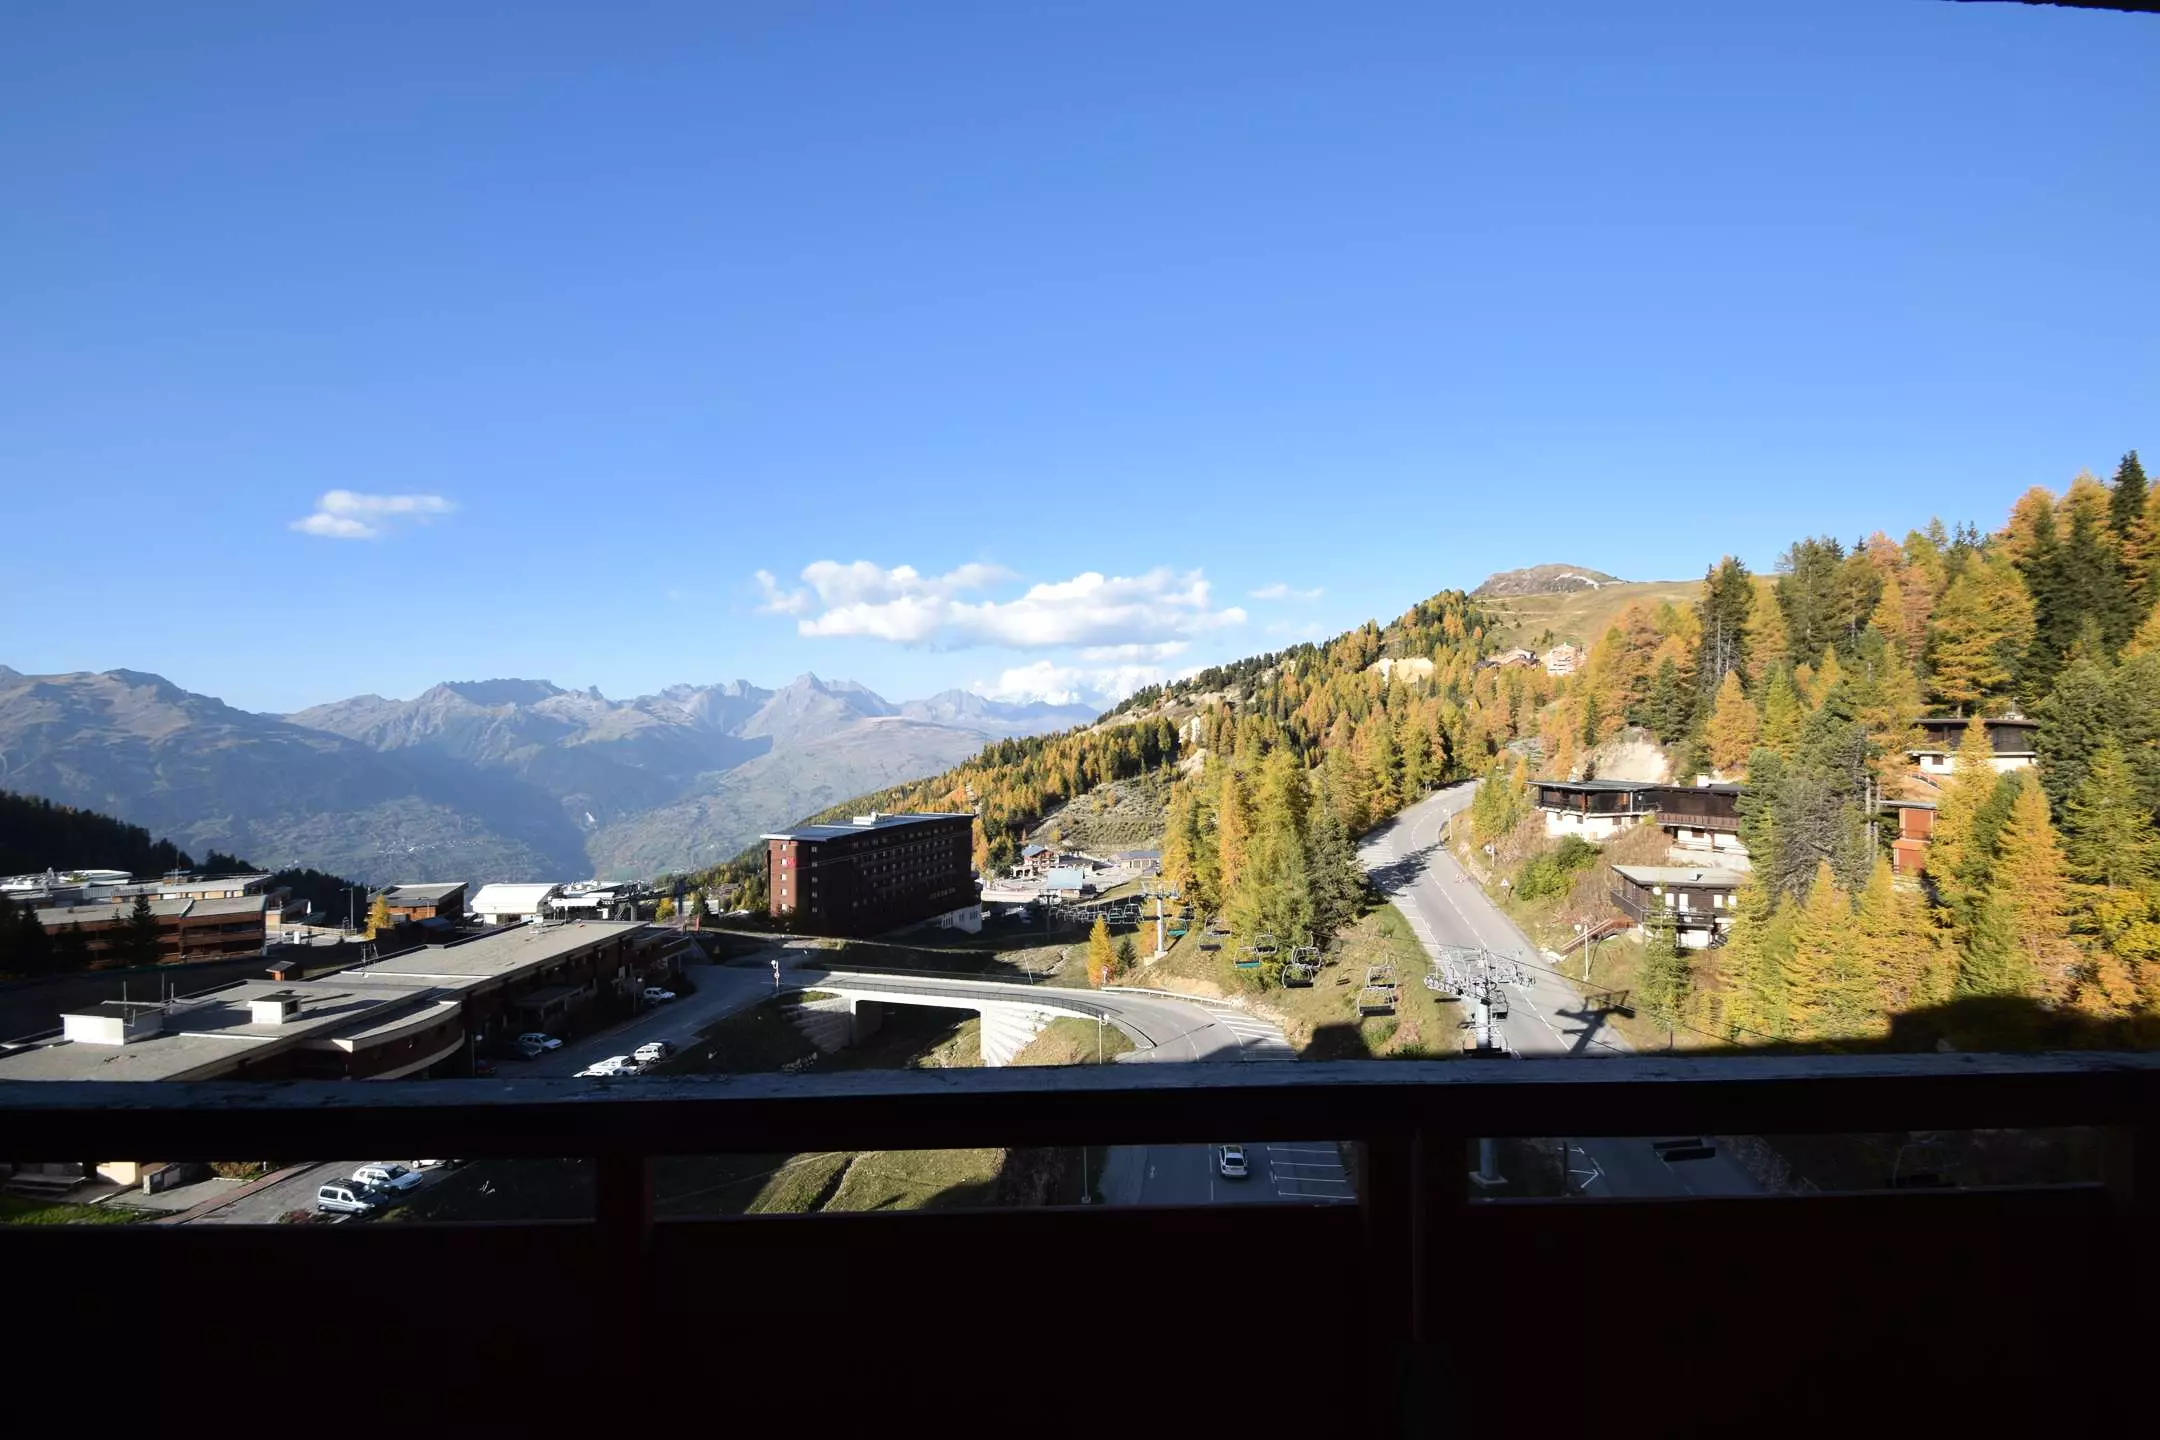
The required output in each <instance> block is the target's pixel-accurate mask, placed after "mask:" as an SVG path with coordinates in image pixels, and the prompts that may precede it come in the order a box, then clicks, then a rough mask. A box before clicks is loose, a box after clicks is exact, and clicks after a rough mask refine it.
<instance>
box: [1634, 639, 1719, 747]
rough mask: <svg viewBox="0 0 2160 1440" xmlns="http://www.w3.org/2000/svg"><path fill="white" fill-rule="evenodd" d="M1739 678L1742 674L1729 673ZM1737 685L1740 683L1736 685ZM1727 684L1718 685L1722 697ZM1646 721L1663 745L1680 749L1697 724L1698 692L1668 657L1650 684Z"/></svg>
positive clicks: (1660, 664)
mask: <svg viewBox="0 0 2160 1440" xmlns="http://www.w3.org/2000/svg"><path fill="white" fill-rule="evenodd" d="M1726 673H1727V674H1728V675H1731V676H1735V677H1737V676H1738V675H1739V673H1740V672H1739V671H1737V670H1733V671H1728V672H1726ZM1735 683H1736V684H1737V681H1736V682H1735ZM1723 685H1724V682H1723V681H1720V682H1719V691H1718V693H1719V694H1721V695H1722V694H1723V693H1724V689H1723ZM1644 719H1645V720H1646V721H1647V722H1648V724H1649V726H1650V731H1651V733H1652V734H1654V735H1656V736H1657V738H1658V742H1659V743H1660V744H1663V745H1677V744H1679V743H1680V741H1681V740H1682V739H1684V738H1686V736H1687V733H1688V731H1689V730H1690V729H1692V728H1693V727H1694V723H1695V691H1694V688H1693V687H1692V686H1690V685H1689V684H1688V683H1687V682H1686V681H1685V680H1683V679H1682V678H1681V676H1680V665H1679V662H1677V661H1676V660H1674V659H1673V657H1672V656H1670V655H1668V656H1666V657H1665V658H1664V659H1663V660H1660V661H1659V662H1658V668H1657V675H1656V677H1655V678H1654V679H1652V681H1651V682H1650V700H1649V704H1648V705H1647V707H1646V713H1645V715H1644Z"/></svg>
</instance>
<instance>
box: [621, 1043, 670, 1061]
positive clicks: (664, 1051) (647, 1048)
mask: <svg viewBox="0 0 2160 1440" xmlns="http://www.w3.org/2000/svg"><path fill="white" fill-rule="evenodd" d="M674 1053H675V1047H674V1046H673V1045H670V1044H668V1042H667V1041H665V1040H648V1041H646V1042H645V1043H644V1044H643V1045H640V1046H638V1047H637V1049H635V1050H633V1051H631V1052H630V1058H631V1059H633V1060H636V1061H638V1062H639V1063H641V1064H645V1065H657V1064H659V1063H660V1062H661V1061H662V1060H665V1059H667V1058H668V1056H670V1055H673V1054H674Z"/></svg>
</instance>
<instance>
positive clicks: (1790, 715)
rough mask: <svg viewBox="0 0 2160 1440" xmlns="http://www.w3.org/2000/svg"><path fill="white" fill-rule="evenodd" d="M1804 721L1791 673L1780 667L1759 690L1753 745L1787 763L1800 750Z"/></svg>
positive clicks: (1805, 716)
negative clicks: (1758, 716) (1760, 705)
mask: <svg viewBox="0 0 2160 1440" xmlns="http://www.w3.org/2000/svg"><path fill="white" fill-rule="evenodd" d="M1806 720H1807V712H1806V709H1805V708H1804V706H1803V704H1802V702H1801V699H1800V691H1799V689H1798V688H1797V687H1796V686H1794V684H1793V679H1792V673H1791V672H1790V671H1788V670H1786V669H1785V668H1784V667H1783V666H1780V667H1778V668H1777V669H1776V670H1773V671H1771V672H1770V681H1769V683H1768V684H1767V685H1765V686H1764V687H1763V709H1762V724H1761V726H1760V728H1759V730H1758V732H1757V733H1758V739H1757V741H1756V743H1757V744H1759V745H1762V746H1764V747H1765V748H1767V749H1771V750H1775V751H1776V752H1777V753H1778V754H1779V755H1781V756H1783V757H1784V758H1786V759H1787V760H1790V759H1791V758H1792V757H1793V756H1794V755H1795V754H1796V753H1797V752H1798V751H1799V749H1800V731H1801V727H1802V726H1803V725H1804V724H1805V723H1806Z"/></svg>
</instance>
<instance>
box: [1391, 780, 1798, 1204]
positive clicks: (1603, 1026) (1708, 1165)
mask: <svg viewBox="0 0 2160 1440" xmlns="http://www.w3.org/2000/svg"><path fill="white" fill-rule="evenodd" d="M1475 789H1476V787H1475V786H1474V785H1471V784H1463V785H1453V786H1450V787H1449V788H1447V789H1445V790H1442V791H1440V792H1439V793H1438V794H1435V795H1431V796H1428V797H1426V798H1425V799H1423V800H1421V801H1419V802H1418V803H1417V804H1415V805H1412V806H1411V807H1410V808H1409V809H1407V810H1405V811H1403V812H1402V813H1401V814H1400V815H1398V816H1396V817H1395V819H1394V820H1392V821H1391V822H1389V823H1388V824H1387V825H1384V826H1382V827H1381V828H1380V829H1378V830H1375V831H1372V832H1371V833H1370V834H1368V835H1367V836H1366V837H1365V838H1364V839H1363V840H1362V841H1361V842H1359V845H1358V860H1359V862H1360V863H1361V864H1362V865H1364V867H1365V869H1366V870H1367V872H1369V873H1370V874H1371V876H1372V879H1373V882H1374V883H1375V884H1376V885H1378V886H1379V887H1380V889H1381V890H1382V891H1384V892H1385V893H1386V894H1387V895H1388V897H1389V898H1390V899H1392V900H1393V901H1394V902H1395V906H1396V908H1397V909H1399V910H1401V911H1402V913H1403V917H1404V918H1405V919H1406V920H1408V921H1409V923H1410V928H1411V930H1412V931H1414V932H1415V933H1416V935H1417V937H1418V939H1419V941H1421V942H1422V943H1423V944H1424V946H1425V950H1426V953H1427V955H1429V956H1431V957H1433V958H1435V959H1437V958H1438V956H1439V947H1440V946H1442V945H1470V946H1476V947H1478V948H1480V949H1484V950H1489V951H1491V952H1492V953H1493V954H1495V955H1501V956H1507V957H1509V958H1511V959H1514V960H1518V961H1521V962H1523V965H1524V970H1525V974H1526V976H1527V978H1528V979H1529V980H1530V981H1531V982H1532V983H1530V984H1528V985H1511V986H1509V1002H1508V1012H1509V1013H1508V1017H1507V1018H1506V1019H1505V1020H1503V1021H1501V1022H1500V1028H1501V1030H1502V1033H1503V1035H1504V1038H1505V1040H1506V1043H1507V1046H1508V1048H1509V1049H1511V1050H1513V1051H1515V1052H1516V1053H1517V1054H1520V1055H1537V1056H1554V1055H1570V1056H1598V1055H1627V1054H1631V1053H1633V1051H1634V1047H1633V1046H1632V1045H1630V1044H1629V1043H1628V1042H1627V1039H1626V1038H1625V1037H1624V1036H1622V1035H1621V1034H1620V1032H1619V1031H1617V1030H1615V1029H1614V1028H1613V1027H1612V1026H1611V1025H1610V1024H1609V1023H1608V1022H1607V1021H1606V1020H1605V1019H1604V1017H1602V1016H1601V1015H1599V1014H1598V1013H1597V1012H1596V1011H1595V1010H1593V1009H1591V1008H1590V1007H1589V1006H1587V1005H1585V1004H1584V1003H1583V998H1582V995H1581V993H1580V992H1579V991H1577V990H1576V989H1575V987H1574V986H1573V985H1572V984H1570V983H1568V981H1567V980H1566V978H1565V977H1564V976H1562V975H1560V974H1558V973H1556V972H1554V971H1553V970H1551V969H1548V968H1543V967H1545V965H1546V961H1545V960H1544V959H1543V957H1542V955H1541V954H1540V952H1539V951H1538V948H1537V947H1536V946H1535V945H1533V944H1532V943H1531V941H1530V938H1529V937H1528V936H1527V935H1525V934H1523V932H1522V931H1521V930H1520V929H1518V928H1516V925H1515V922H1514V921H1512V920H1510V919H1508V917H1507V916H1506V915H1505V914H1503V913H1502V912H1501V911H1500V908H1499V907H1498V906H1496V905H1495V904H1493V902H1492V901H1491V900H1490V899H1488V898H1487V897H1486V895H1485V892H1484V890H1483V889H1481V888H1480V887H1479V886H1478V884H1477V882H1476V881H1475V880H1472V879H1470V878H1469V877H1468V876H1466V875H1465V874H1464V872H1463V869H1462V867H1461V866H1460V865H1458V864H1457V863H1456V861H1455V858H1454V856H1452V855H1450V854H1449V853H1448V851H1447V849H1446V847H1445V846H1444V845H1442V844H1441V841H1440V837H1441V833H1442V831H1443V830H1444V829H1445V828H1446V825H1447V822H1448V820H1449V819H1450V817H1452V816H1454V815H1456V814H1458V813H1460V812H1461V811H1463V810H1465V809H1467V808H1468V807H1469V804H1470V797H1471V795H1472V793H1473V792H1474V791H1475ZM1568 1169H1569V1173H1570V1175H1571V1177H1572V1179H1573V1184H1574V1186H1575V1187H1577V1188H1579V1189H1580V1190H1581V1193H1584V1194H1588V1195H1747V1194H1754V1193H1756V1192H1757V1191H1758V1190H1759V1189H1760V1187H1759V1186H1757V1185H1756V1184H1755V1182H1754V1180H1753V1179H1752V1178H1751V1177H1750V1176H1749V1175H1748V1174H1747V1172H1746V1171H1744V1170H1742V1169H1741V1168H1740V1167H1739V1166H1738V1165H1736V1164H1734V1163H1733V1161H1732V1159H1731V1158H1730V1157H1729V1156H1727V1155H1725V1154H1724V1153H1723V1152H1720V1153H1719V1154H1718V1155H1716V1156H1715V1157H1713V1158H1712V1159H1709V1160H1690V1161H1682V1162H1680V1163H1679V1164H1675V1165H1668V1164H1666V1163H1665V1161H1663V1160H1661V1159H1659V1158H1658V1156H1657V1154H1656V1152H1654V1151H1653V1150H1652V1149H1651V1148H1650V1145H1649V1142H1648V1141H1647V1140H1625V1139H1598V1140H1587V1141H1583V1142H1581V1143H1580V1144H1579V1145H1576V1146H1574V1147H1572V1148H1571V1149H1570V1150H1569V1164H1568Z"/></svg>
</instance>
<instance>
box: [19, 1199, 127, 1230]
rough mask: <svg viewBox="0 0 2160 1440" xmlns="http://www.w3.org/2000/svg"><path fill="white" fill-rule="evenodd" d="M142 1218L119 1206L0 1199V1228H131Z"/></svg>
mask: <svg viewBox="0 0 2160 1440" xmlns="http://www.w3.org/2000/svg"><path fill="white" fill-rule="evenodd" d="M142 1218H143V1212H142V1211H140V1210H128V1209H124V1208H122V1207H121V1206H118V1205H69V1204H67V1203H65V1202H63V1201H56V1200H28V1199H24V1198H23V1197H21V1196H17V1195H0V1225H132V1224H133V1223H134V1222H136V1221H137V1220H140V1219H142Z"/></svg>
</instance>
